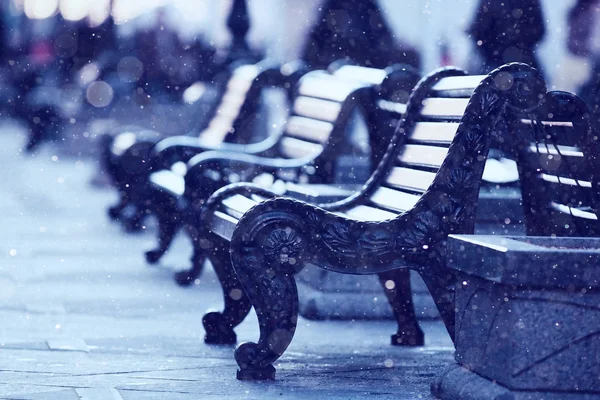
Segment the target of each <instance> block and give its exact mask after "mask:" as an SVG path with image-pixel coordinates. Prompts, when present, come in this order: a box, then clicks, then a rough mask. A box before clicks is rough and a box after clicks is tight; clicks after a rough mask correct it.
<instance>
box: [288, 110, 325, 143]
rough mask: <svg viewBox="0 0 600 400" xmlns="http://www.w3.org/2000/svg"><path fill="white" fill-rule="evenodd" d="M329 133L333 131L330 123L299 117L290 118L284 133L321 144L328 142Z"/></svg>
mask: <svg viewBox="0 0 600 400" xmlns="http://www.w3.org/2000/svg"><path fill="white" fill-rule="evenodd" d="M331 131H333V124H332V123H331V122H325V121H318V120H316V119H311V118H305V117H299V116H292V117H290V118H289V119H288V121H287V125H286V127H285V132H286V133H288V134H289V135H291V136H295V137H297V138H302V139H307V140H310V141H312V142H319V143H323V144H325V143H327V141H328V140H329V136H330V135H331Z"/></svg>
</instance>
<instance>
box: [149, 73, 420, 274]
mask: <svg viewBox="0 0 600 400" xmlns="http://www.w3.org/2000/svg"><path fill="white" fill-rule="evenodd" d="M354 68H357V67H354ZM361 72H362V73H363V74H366V73H368V75H369V76H368V77H367V76H362V77H360V80H349V79H347V78H340V77H338V76H336V74H329V73H327V72H325V71H313V72H310V73H308V74H306V75H305V76H304V77H302V78H301V79H300V81H299V82H298V85H297V88H296V90H295V94H296V95H295V98H294V101H293V105H292V111H291V115H290V116H289V117H288V119H287V122H286V124H285V126H284V127H283V129H282V131H281V135H280V136H278V137H277V140H276V141H272V140H271V139H270V138H269V139H267V140H268V141H269V143H270V146H264V149H263V151H262V152H256V153H255V154H254V155H252V154H248V153H249V152H232V151H229V152H223V151H221V152H205V153H201V154H199V155H197V156H195V157H193V158H192V159H191V160H190V161H189V162H188V164H187V167H186V168H185V169H184V172H185V173H184V174H178V173H177V172H175V171H173V170H172V169H165V168H163V169H159V168H154V171H155V172H153V173H152V174H151V175H150V177H149V182H150V190H149V191H148V192H147V196H146V200H147V204H148V207H149V209H150V210H151V212H152V213H153V214H154V215H156V216H157V219H158V222H159V229H158V231H159V240H158V247H157V248H156V249H154V250H151V251H149V252H147V253H146V258H147V260H148V261H149V262H150V263H155V262H157V261H158V260H159V259H160V258H161V257H162V256H163V255H164V254H165V252H166V251H167V250H168V248H169V246H170V244H171V242H172V240H173V238H174V236H175V234H176V233H177V232H178V230H179V229H180V228H181V227H182V226H185V227H186V228H187V231H188V233H189V234H190V236H191V237H192V242H193V243H194V256H193V257H192V268H191V269H190V270H188V271H182V272H180V273H178V274H177V275H176V280H177V282H178V283H180V284H182V285H189V284H190V283H192V282H194V280H195V279H196V278H197V277H198V275H199V274H200V272H201V270H202V263H198V262H196V260H201V259H202V258H198V257H197V255H196V254H198V253H202V252H203V249H201V248H200V247H201V246H202V243H200V242H198V241H197V240H196V239H197V235H196V228H195V225H196V222H197V221H198V218H199V214H200V212H201V210H202V206H203V204H204V202H205V201H206V199H208V197H209V196H210V195H211V194H212V193H213V192H214V191H216V190H217V189H219V188H220V187H222V186H225V185H227V184H228V183H231V182H232V181H240V180H244V181H252V180H253V179H254V180H256V181H257V182H260V181H262V182H263V185H265V183H264V182H265V180H266V182H267V183H266V185H269V184H271V183H272V182H273V181H274V180H278V184H279V185H284V186H285V188H286V190H287V191H290V192H294V193H295V195H296V197H299V198H326V199H328V200H329V201H333V200H336V199H340V198H344V197H347V196H348V195H349V192H348V190H346V189H341V188H337V187H334V186H332V185H321V186H316V185H312V186H311V187H310V189H306V188H305V187H304V186H303V184H306V183H320V184H325V183H331V182H332V181H333V177H334V175H335V174H334V172H335V162H336V160H337V158H338V156H339V155H340V154H341V153H342V152H343V150H344V149H343V146H344V142H345V140H346V131H347V128H348V124H349V121H350V119H351V117H352V116H353V115H354V113H355V112H356V111H357V110H358V109H359V108H362V113H363V115H366V116H367V118H366V119H367V121H372V120H373V119H374V117H373V114H375V113H377V110H376V109H375V108H374V107H372V104H373V103H374V99H375V97H376V95H377V94H376V88H377V89H378V88H381V91H383V92H384V93H386V92H388V91H398V90H401V89H404V90H408V91H410V89H409V88H407V87H408V86H413V85H414V83H416V81H417V79H418V75H417V74H416V72H415V71H413V70H412V69H411V68H409V69H407V68H405V67H403V66H394V67H392V68H389V69H388V70H374V69H370V68H363V69H362V71H361ZM367 80H370V82H366V81H367ZM375 83H377V85H376V86H375ZM369 131H370V133H371V136H372V137H371V139H370V141H371V142H372V143H375V144H379V143H387V142H388V141H389V139H386V137H387V138H389V137H391V130H390V129H389V128H388V127H385V126H377V127H374V129H370V130H369ZM259 145H261V146H262V145H263V144H259ZM253 146H255V145H253ZM256 146H258V145H256ZM157 148H158V149H159V150H158V155H157V156H156V158H155V164H154V165H158V166H159V167H161V166H163V165H164V163H163V161H162V160H161V158H166V157H167V156H165V155H164V153H165V152H166V150H165V149H166V148H165V149H162V148H161V145H160V144H159V145H158V146H157ZM245 148H248V146H246V147H245ZM196 152H198V151H197V150H196ZM379 152H380V150H379V148H378V147H377V146H375V147H374V149H373V157H375V159H377V157H379V156H380V153H379ZM271 154H273V157H267V155H271ZM206 159H209V160H211V161H210V165H207V164H206V163H205V162H204V160H206ZM169 164H170V162H169V163H167V164H166V165H169ZM197 165H199V166H200V167H197ZM157 169H159V170H157Z"/></svg>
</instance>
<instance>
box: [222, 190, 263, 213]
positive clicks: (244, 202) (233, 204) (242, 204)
mask: <svg viewBox="0 0 600 400" xmlns="http://www.w3.org/2000/svg"><path fill="white" fill-rule="evenodd" d="M221 204H222V205H223V207H224V208H225V211H226V212H227V214H229V215H231V216H232V217H235V218H242V215H244V214H245V213H246V211H248V210H249V209H251V208H252V207H254V206H255V205H256V201H254V200H251V199H249V198H247V197H245V196H242V195H241V194H236V195H234V196H231V197H228V198H226V199H225V200H223V202H222V203H221Z"/></svg>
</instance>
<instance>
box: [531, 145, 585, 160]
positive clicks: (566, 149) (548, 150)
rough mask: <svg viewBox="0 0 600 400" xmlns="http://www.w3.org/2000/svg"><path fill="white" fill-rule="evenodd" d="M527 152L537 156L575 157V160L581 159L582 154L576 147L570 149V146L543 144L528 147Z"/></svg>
mask: <svg viewBox="0 0 600 400" xmlns="http://www.w3.org/2000/svg"><path fill="white" fill-rule="evenodd" d="M529 151H530V152H532V153H538V154H552V155H558V154H560V155H562V156H565V157H577V158H583V157H584V154H583V152H582V151H581V150H579V149H578V148H577V147H572V146H560V145H559V146H555V145H548V146H545V145H544V144H540V145H537V146H536V145H531V146H529Z"/></svg>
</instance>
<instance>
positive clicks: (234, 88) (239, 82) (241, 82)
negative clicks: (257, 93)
mask: <svg viewBox="0 0 600 400" xmlns="http://www.w3.org/2000/svg"><path fill="white" fill-rule="evenodd" d="M253 80H254V78H253V79H251V80H248V79H245V78H238V77H235V76H234V77H232V78H231V79H230V80H229V82H228V83H227V91H226V93H239V94H242V95H244V94H246V92H248V90H249V89H250V87H251V86H252V81H253Z"/></svg>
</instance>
